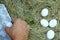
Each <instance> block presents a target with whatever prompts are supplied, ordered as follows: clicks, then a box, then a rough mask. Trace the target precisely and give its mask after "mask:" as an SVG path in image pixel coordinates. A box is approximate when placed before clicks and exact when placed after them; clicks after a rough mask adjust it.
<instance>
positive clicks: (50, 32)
mask: <svg viewBox="0 0 60 40" xmlns="http://www.w3.org/2000/svg"><path fill="white" fill-rule="evenodd" d="M54 36H55V33H54V31H53V30H49V31H48V32H47V38H48V39H50V40H51V39H53V38H54Z"/></svg>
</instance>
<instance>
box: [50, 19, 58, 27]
mask: <svg viewBox="0 0 60 40" xmlns="http://www.w3.org/2000/svg"><path fill="white" fill-rule="evenodd" d="M56 25H57V20H56V19H52V20H51V21H50V22H49V26H50V27H55V26H56Z"/></svg>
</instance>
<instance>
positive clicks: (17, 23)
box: [6, 19, 30, 40]
mask: <svg viewBox="0 0 60 40" xmlns="http://www.w3.org/2000/svg"><path fill="white" fill-rule="evenodd" d="M29 29H30V27H29V25H28V24H27V23H26V22H25V21H23V20H21V19H14V20H13V26H12V28H8V27H6V32H7V34H8V35H9V36H10V37H11V38H12V40H28V34H29Z"/></svg>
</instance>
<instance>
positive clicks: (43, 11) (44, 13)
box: [41, 8, 48, 17]
mask: <svg viewBox="0 0 60 40" xmlns="http://www.w3.org/2000/svg"><path fill="white" fill-rule="evenodd" d="M41 15H42V16H43V17H45V16H47V15H48V9H47V8H44V9H42V11H41Z"/></svg>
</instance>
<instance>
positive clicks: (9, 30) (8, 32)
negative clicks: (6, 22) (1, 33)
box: [5, 27, 12, 37]
mask: <svg viewBox="0 0 60 40" xmlns="http://www.w3.org/2000/svg"><path fill="white" fill-rule="evenodd" d="M5 30H6V32H7V34H8V35H9V36H10V37H12V36H11V35H12V31H11V28H8V27H6V28H5Z"/></svg>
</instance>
